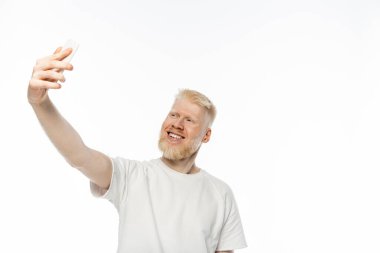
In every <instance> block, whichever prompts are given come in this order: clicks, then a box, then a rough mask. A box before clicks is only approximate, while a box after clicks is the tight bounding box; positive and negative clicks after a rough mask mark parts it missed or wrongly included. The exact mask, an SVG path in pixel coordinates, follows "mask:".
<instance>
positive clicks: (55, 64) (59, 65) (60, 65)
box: [35, 61, 73, 70]
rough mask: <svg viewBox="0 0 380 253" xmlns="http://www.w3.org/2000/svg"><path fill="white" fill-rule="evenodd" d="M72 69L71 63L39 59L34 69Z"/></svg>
mask: <svg viewBox="0 0 380 253" xmlns="http://www.w3.org/2000/svg"><path fill="white" fill-rule="evenodd" d="M50 69H57V70H73V65H71V64H70V63H67V62H62V61H41V62H39V63H38V64H37V66H36V69H35V70H50Z"/></svg>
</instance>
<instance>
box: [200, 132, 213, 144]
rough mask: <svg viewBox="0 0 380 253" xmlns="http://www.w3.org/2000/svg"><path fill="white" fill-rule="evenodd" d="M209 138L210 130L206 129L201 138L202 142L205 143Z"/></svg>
mask: <svg viewBox="0 0 380 253" xmlns="http://www.w3.org/2000/svg"><path fill="white" fill-rule="evenodd" d="M210 137H211V128H207V130H206V134H205V136H203V139H202V142H203V143H207V142H208V141H209V140H210Z"/></svg>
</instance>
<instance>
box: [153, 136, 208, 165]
mask: <svg viewBox="0 0 380 253" xmlns="http://www.w3.org/2000/svg"><path fill="white" fill-rule="evenodd" d="M200 146H201V142H199V141H198V140H194V141H192V142H191V143H190V144H189V145H186V146H184V145H181V146H178V147H170V145H169V144H168V143H167V139H166V138H165V137H163V136H161V137H160V140H159V141H158V148H159V149H160V150H161V152H162V156H163V157H164V158H166V159H169V160H181V159H184V158H188V157H190V156H192V155H193V154H194V153H195V152H197V151H198V150H199V148H200Z"/></svg>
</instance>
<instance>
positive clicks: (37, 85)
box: [29, 79, 62, 89]
mask: <svg viewBox="0 0 380 253" xmlns="http://www.w3.org/2000/svg"><path fill="white" fill-rule="evenodd" d="M29 85H30V87H31V88H33V89H60V88H61V87H62V85H60V84H59V83H55V82H49V81H45V80H39V79H32V80H30V82H29Z"/></svg>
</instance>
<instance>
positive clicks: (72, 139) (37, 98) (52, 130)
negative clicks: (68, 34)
mask: <svg viewBox="0 0 380 253" xmlns="http://www.w3.org/2000/svg"><path fill="white" fill-rule="evenodd" d="M71 52H72V50H71V49H67V50H64V51H62V52H61V48H58V49H57V50H56V51H55V52H54V54H53V55H50V56H47V57H44V58H41V59H39V60H37V62H36V65H35V66H34V68H33V74H32V78H31V79H30V82H29V87H28V101H29V103H30V105H31V106H32V108H33V110H34V112H35V113H36V116H37V118H38V120H39V122H40V123H41V125H42V128H43V129H44V131H45V133H46V134H47V136H48V137H49V139H50V140H51V142H52V143H53V144H54V146H55V147H56V148H57V149H58V151H59V152H60V153H61V155H62V156H63V157H64V158H65V159H66V161H67V162H68V163H69V164H70V165H71V166H72V167H74V168H77V169H79V170H80V171H81V172H82V173H83V174H85V175H86V176H87V177H88V178H89V179H90V180H91V181H92V182H94V183H95V184H97V185H98V186H100V187H102V188H104V189H107V188H108V187H109V185H110V181H111V174H112V164H111V160H110V158H109V157H108V156H106V155H105V154H103V153H101V152H99V151H96V150H93V149H91V148H89V147H87V146H86V145H85V144H84V142H83V140H82V138H81V137H80V136H79V134H78V133H77V131H75V129H74V128H73V127H72V126H71V125H70V123H69V122H68V121H67V120H66V119H65V118H63V116H62V115H61V114H60V113H59V112H58V110H57V109H56V107H55V106H54V104H53V103H52V102H51V100H50V98H49V96H48V90H49V89H60V88H61V85H60V84H59V83H58V81H61V82H64V81H65V78H64V75H63V73H62V71H63V70H72V69H73V66H72V65H71V64H69V63H66V62H63V61H62V60H63V59H64V58H65V57H67V56H68V55H70V53H71Z"/></svg>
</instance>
